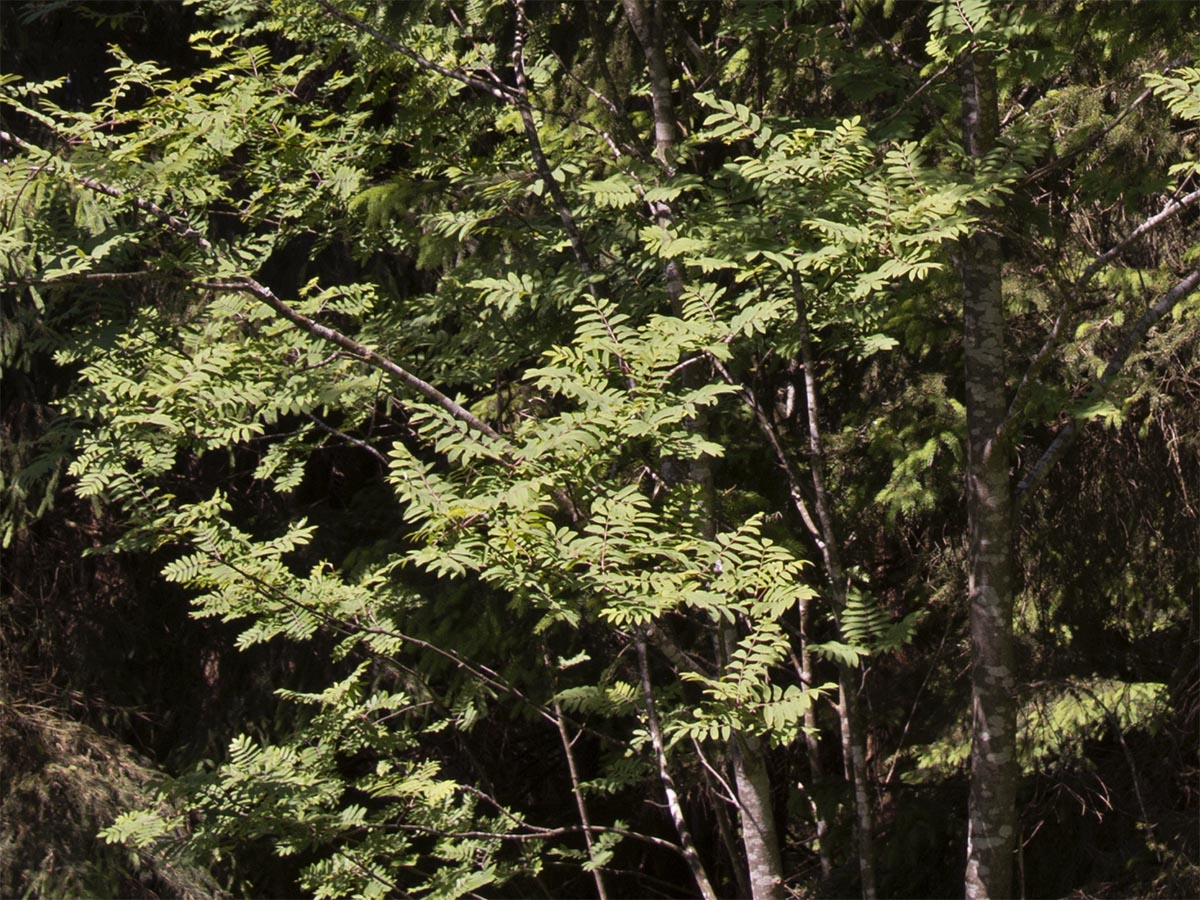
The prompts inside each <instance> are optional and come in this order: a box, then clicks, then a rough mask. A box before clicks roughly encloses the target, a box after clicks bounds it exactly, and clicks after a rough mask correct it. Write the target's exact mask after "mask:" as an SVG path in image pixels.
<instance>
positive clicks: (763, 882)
mask: <svg viewBox="0 0 1200 900" xmlns="http://www.w3.org/2000/svg"><path fill="white" fill-rule="evenodd" d="M624 8H625V15H626V18H627V19H628V20H629V24H630V27H632V29H633V32H634V34H635V35H636V36H637V39H638V43H640V44H641V46H642V51H643V53H644V54H645V56H646V68H647V69H648V71H649V74H650V96H651V105H652V107H653V110H654V155H655V157H656V158H657V159H658V161H659V162H660V163H661V165H662V167H663V171H664V172H665V173H666V174H667V175H668V176H669V175H673V174H674V171H675V169H674V164H673V161H672V159H671V153H672V151H673V149H674V146H675V142H676V128H675V109H674V104H673V101H672V99H671V75H670V70H669V68H668V66H667V56H666V51H665V49H664V48H665V42H664V40H663V26H662V9H661V7H660V6H659V5H658V4H657V3H655V4H653V6H652V7H651V9H649V10H648V9H647V8H646V6H645V5H644V4H643V2H642V0H624ZM649 207H650V209H649V211H650V214H651V215H652V216H653V217H654V221H655V223H656V224H657V225H658V226H659V227H660V228H662V229H664V230H667V229H669V228H670V227H671V225H672V223H673V221H674V211H673V210H672V208H671V206H670V204H669V203H667V202H665V201H661V200H656V201H654V202H652V203H650V204H649ZM663 274H664V278H665V281H666V287H667V296H668V298H669V299H670V302H671V306H672V310H673V311H674V312H675V314H676V315H678V314H679V312H680V305H681V297H682V293H683V270H682V267H681V266H680V265H679V263H678V261H677V260H674V259H671V260H668V261H667V263H666V265H665V266H664V273H663ZM691 427H692V428H694V429H695V430H697V431H703V430H704V422H703V419H702V418H701V417H699V416H698V417H697V418H696V419H695V420H694V421H693V423H692V425H691ZM689 475H690V477H691V479H692V481H694V482H695V483H697V484H699V485H700V487H701V495H702V497H703V498H704V499H703V501H702V502H703V503H704V505H705V507H706V508H705V510H704V512H703V514H702V515H701V517H700V518H701V521H702V525H701V530H702V531H703V532H704V537H706V538H708V539H709V540H711V539H713V538H714V537H715V536H716V520H715V517H714V512H713V506H712V497H713V476H712V461H711V460H710V459H709V458H707V457H701V458H699V459H697V460H695V461H693V463H692V465H691V471H690V473H689ZM722 639H724V642H725V643H726V645H727V647H726V649H727V650H729V649H731V648H732V646H733V644H734V643H735V642H736V634H735V635H733V640H730V639H729V636H728V635H718V636H717V641H716V643H717V644H718V645H719V644H721V643H722ZM729 749H730V756H731V758H732V763H733V772H734V785H735V790H736V791H737V803H738V816H739V820H740V822H741V826H742V827H741V831H742V848H743V851H744V853H745V856H746V864H747V867H748V869H749V875H750V888H751V892H752V897H753V898H754V900H782V897H783V859H782V854H781V853H780V849H779V835H778V833H777V831H776V828H775V812H774V806H773V802H772V799H771V783H770V777H769V775H768V772H767V764H766V757H765V754H764V753H763V750H762V747H761V746H760V745H759V743H758V742H757V741H755V740H747V739H745V738H739V737H736V736H735V738H734V740H733V741H732V742H731V746H730V748H729Z"/></svg>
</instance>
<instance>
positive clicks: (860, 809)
mask: <svg viewBox="0 0 1200 900" xmlns="http://www.w3.org/2000/svg"><path fill="white" fill-rule="evenodd" d="M792 289H793V295H794V298H795V303H796V327H797V331H798V332H799V338H800V360H801V362H803V363H804V391H805V401H806V402H805V406H806V408H807V418H808V448H809V454H810V461H809V462H810V469H811V470H812V481H813V495H814V506H815V507H816V511H817V523H818V525H819V527H820V530H821V540H820V548H821V556H822V559H823V561H824V563H825V573H826V575H827V576H828V578H829V586H830V599H831V600H832V603H833V608H834V609H835V610H836V611H837V612H838V613H840V612H841V611H842V610H843V609H845V608H846V574H845V570H844V569H843V568H842V559H841V552H840V546H839V543H838V538H837V530H836V528H835V527H834V524H833V510H832V508H831V504H830V500H829V491H828V489H827V486H826V482H825V448H824V444H823V442H822V440H821V421H820V391H819V389H818V387H817V373H816V370H815V367H814V366H813V353H812V340H811V337H810V335H809V331H808V309H807V305H806V303H805V300H804V294H803V291H802V290H801V288H800V283H799V281H798V280H796V279H794V280H793V282H792ZM854 681H855V679H854V670H853V669H851V668H850V667H849V666H847V665H845V664H844V663H841V664H839V665H838V695H839V703H838V707H839V708H838V712H839V714H840V716H841V724H842V758H843V760H844V762H845V766H846V777H847V779H848V780H849V781H850V783H851V784H852V785H853V788H854V813H855V835H856V837H857V839H858V840H857V843H858V871H859V877H860V878H861V881H862V895H863V897H864V898H865V900H874V897H875V841H874V832H875V821H874V816H873V815H872V811H871V794H870V792H869V791H868V790H867V752H866V747H865V744H864V736H863V730H862V713H861V712H860V711H859V705H858V686H857V685H856V684H855V683H854Z"/></svg>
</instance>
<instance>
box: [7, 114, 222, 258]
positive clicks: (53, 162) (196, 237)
mask: <svg viewBox="0 0 1200 900" xmlns="http://www.w3.org/2000/svg"><path fill="white" fill-rule="evenodd" d="M0 143H4V144H9V145H11V146H13V147H18V148H20V149H21V150H24V151H25V152H26V153H28V154H29V155H31V156H35V157H39V158H40V159H42V160H44V161H45V165H46V166H47V167H49V170H50V171H52V172H53V171H56V170H57V171H60V172H62V173H63V174H64V175H66V176H67V177H68V178H70V179H71V180H72V181H74V182H76V183H77V184H79V185H81V186H83V187H85V188H87V189H88V190H89V191H94V192H96V193H97V194H106V195H107V196H109V197H114V198H116V199H118V200H128V201H129V202H130V203H132V204H133V205H134V206H135V207H137V208H138V209H140V210H142V211H143V212H146V213H149V214H150V215H152V216H153V217H154V218H156V219H158V221H160V222H162V223H163V224H164V225H166V226H167V229H168V230H169V231H171V232H173V233H174V234H176V235H178V236H179V237H181V238H183V239H184V240H186V241H189V242H190V243H192V244H195V245H196V246H197V247H199V248H200V249H201V250H203V251H204V252H205V253H212V252H213V247H212V244H210V243H209V242H208V240H207V239H206V238H205V237H204V235H202V234H201V233H200V232H199V231H197V230H196V229H195V228H193V227H192V226H191V225H189V224H188V223H187V221H186V220H184V219H182V218H180V217H179V216H176V215H172V214H171V213H169V212H167V211H166V210H165V209H163V208H162V207H161V206H159V205H158V204H157V203H155V202H154V201H152V200H147V199H146V198H145V197H138V196H136V195H133V194H130V193H129V192H128V191H125V190H123V189H121V188H118V187H114V186H112V185H109V184H105V183H104V182H102V181H97V180H96V179H95V178H88V177H87V176H85V175H79V174H76V173H74V172H72V171H71V170H70V167H69V166H67V164H66V163H65V162H63V161H62V160H61V159H58V158H56V157H54V156H53V155H52V154H50V153H48V152H47V151H45V150H43V149H42V148H41V147H38V146H36V145H35V144H31V143H29V142H28V141H26V140H23V139H21V138H19V137H17V136H16V135H15V134H11V133H9V132H7V131H0Z"/></svg>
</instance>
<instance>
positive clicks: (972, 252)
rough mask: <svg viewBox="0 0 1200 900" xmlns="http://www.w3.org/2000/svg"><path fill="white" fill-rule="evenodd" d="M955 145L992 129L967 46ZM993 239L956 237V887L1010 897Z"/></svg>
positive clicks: (992, 113)
mask: <svg viewBox="0 0 1200 900" xmlns="http://www.w3.org/2000/svg"><path fill="white" fill-rule="evenodd" d="M959 74H960V78H961V86H962V104H963V143H964V145H965V147H966V149H967V152H968V154H969V155H970V156H971V157H972V158H974V159H976V160H979V159H981V158H982V157H983V156H984V155H985V154H987V152H988V151H989V150H991V149H992V147H994V146H995V143H996V136H997V132H998V127H999V126H998V116H997V106H996V74H995V69H994V68H993V65H992V61H991V59H990V58H989V57H988V56H987V55H986V54H984V53H981V52H977V51H975V50H974V49H973V48H971V49H968V51H967V52H965V53H964V54H963V57H962V59H961V61H960V73H959ZM1000 252H1001V251H1000V241H999V239H998V238H997V237H996V235H995V234H994V233H993V232H992V231H990V230H989V229H988V227H987V225H986V224H984V225H982V226H980V227H978V228H976V230H975V232H974V233H973V234H972V235H971V236H970V237H968V238H966V239H965V240H964V241H963V243H962V279H963V356H964V361H965V366H966V388H967V522H968V524H967V528H968V533H969V543H970V551H969V552H970V580H969V591H970V597H969V602H970V613H969V615H970V629H971V646H972V657H973V670H972V677H971V694H972V696H971V717H972V726H973V736H972V744H971V792H970V802H969V804H970V805H969V810H968V818H969V822H968V831H967V868H966V881H965V890H966V896H967V897H968V898H970V900H978V898H985V897H991V898H1000V897H1010V896H1012V867H1013V849H1014V846H1015V841H1016V831H1017V829H1016V826H1017V812H1016V786H1017V768H1016V698H1015V687H1016V677H1015V672H1014V670H1013V637H1012V609H1013V598H1012V487H1011V483H1010V480H1009V473H1010V461H1009V451H1008V447H1007V442H1006V441H1003V440H1000V439H999V438H1000V429H1001V426H1002V425H1003V422H1004V417H1005V384H1004V308H1003V297H1002V293H1001V275H1000V265H1001V256H1000Z"/></svg>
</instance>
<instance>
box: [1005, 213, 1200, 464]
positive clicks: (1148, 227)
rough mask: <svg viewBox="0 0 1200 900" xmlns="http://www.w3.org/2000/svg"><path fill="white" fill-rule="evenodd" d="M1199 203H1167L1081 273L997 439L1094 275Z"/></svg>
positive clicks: (1008, 429)
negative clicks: (1148, 235) (1135, 242)
mask: <svg viewBox="0 0 1200 900" xmlns="http://www.w3.org/2000/svg"><path fill="white" fill-rule="evenodd" d="M1198 200H1200V190H1195V191H1192V192H1191V193H1190V194H1185V195H1184V196H1182V197H1180V198H1179V199H1178V200H1170V201H1168V203H1167V205H1166V206H1164V207H1163V208H1162V209H1161V210H1160V211H1159V212H1157V213H1155V214H1154V215H1153V216H1151V217H1150V218H1148V219H1146V221H1144V222H1142V224H1141V225H1139V226H1138V227H1137V228H1135V229H1133V231H1131V232H1129V234H1127V235H1126V236H1125V237H1124V238H1122V239H1121V240H1120V241H1118V242H1117V243H1116V244H1114V245H1113V246H1112V247H1110V248H1109V249H1108V250H1106V251H1105V252H1104V253H1102V254H1100V255H1099V256H1098V257H1096V258H1095V259H1094V260H1092V262H1091V263H1089V264H1088V266H1087V268H1086V269H1084V270H1083V272H1082V273H1081V274H1080V276H1079V278H1077V279H1076V280H1075V284H1074V285H1073V286H1072V287H1071V289H1070V293H1069V295H1068V297H1067V305H1066V307H1065V308H1064V309H1063V310H1062V311H1061V312H1060V313H1059V314H1058V316H1057V317H1056V318H1055V320H1054V325H1053V327H1052V328H1051V329H1050V333H1049V334H1048V335H1046V340H1045V341H1044V342H1043V343H1042V346H1041V347H1040V348H1039V349H1038V352H1037V353H1035V354H1034V357H1033V359H1032V361H1031V362H1030V363H1029V366H1028V367H1027V368H1026V369H1025V374H1024V375H1022V376H1021V381H1020V383H1019V384H1018V385H1017V389H1016V391H1014V393H1013V398H1012V402H1011V403H1010V404H1009V406H1008V413H1007V414H1006V415H1005V417H1004V422H1003V424H1002V425H1001V426H1000V430H999V433H998V435H997V438H998V439H999V440H1004V439H1006V438H1007V437H1009V436H1011V434H1012V432H1013V430H1014V428H1015V427H1016V425H1017V422H1018V417H1019V416H1020V414H1021V408H1022V407H1023V406H1024V405H1025V400H1026V399H1027V398H1028V396H1029V393H1030V391H1032V390H1033V380H1034V379H1035V378H1037V376H1038V375H1039V374H1040V373H1041V371H1042V369H1043V368H1044V367H1045V365H1046V363H1047V362H1049V360H1050V357H1051V356H1052V355H1053V354H1054V351H1055V350H1056V349H1057V348H1058V346H1059V343H1060V342H1061V340H1062V338H1063V335H1064V334H1065V333H1066V332H1067V331H1068V330H1069V329H1070V325H1071V322H1072V320H1073V319H1074V316H1075V311H1076V308H1077V307H1076V302H1075V301H1076V298H1077V297H1078V296H1079V295H1080V294H1081V293H1082V292H1083V289H1084V288H1085V287H1087V285H1088V283H1089V282H1090V281H1091V280H1092V279H1093V278H1094V277H1095V276H1096V274H1097V273H1098V272H1099V271H1100V270H1101V269H1103V268H1104V266H1106V265H1107V264H1108V263H1110V262H1112V261H1113V260H1114V259H1116V258H1117V257H1118V256H1120V255H1121V254H1122V253H1123V252H1124V251H1125V250H1126V249H1128V247H1129V245H1130V244H1132V243H1133V242H1134V241H1136V240H1137V239H1138V238H1140V237H1143V236H1144V235H1146V234H1148V233H1149V232H1151V231H1153V230H1154V229H1155V228H1157V227H1158V226H1160V225H1162V224H1163V223H1164V222H1167V221H1170V220H1171V219H1173V218H1174V217H1175V216H1177V215H1178V214H1179V213H1180V212H1182V211H1183V210H1185V209H1187V208H1188V207H1190V206H1191V205H1193V204H1194V203H1196V202H1197V201H1198Z"/></svg>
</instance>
